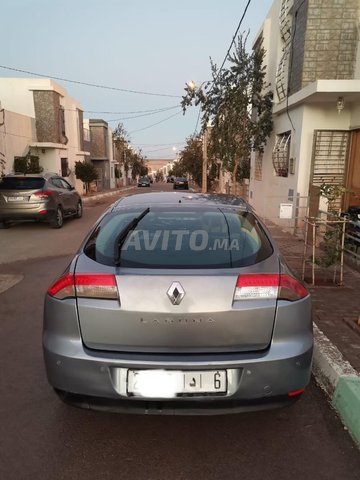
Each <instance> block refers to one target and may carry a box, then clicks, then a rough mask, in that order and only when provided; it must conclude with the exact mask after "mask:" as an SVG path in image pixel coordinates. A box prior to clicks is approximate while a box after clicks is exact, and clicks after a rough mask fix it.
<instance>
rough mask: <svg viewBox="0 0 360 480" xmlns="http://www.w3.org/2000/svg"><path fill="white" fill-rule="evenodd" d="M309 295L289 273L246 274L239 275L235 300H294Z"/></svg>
mask: <svg viewBox="0 0 360 480" xmlns="http://www.w3.org/2000/svg"><path fill="white" fill-rule="evenodd" d="M307 295H309V292H308V291H307V289H306V288H305V287H304V285H303V284H302V283H300V282H299V281H298V280H296V278H294V277H291V276H290V275H287V274H280V275H278V274H246V275H239V277H238V279H237V282H236V288H235V294H234V301H236V300H261V299H278V300H288V301H290V302H293V301H295V300H300V299H301V298H305V297H306V296H307Z"/></svg>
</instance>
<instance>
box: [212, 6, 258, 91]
mask: <svg viewBox="0 0 360 480" xmlns="http://www.w3.org/2000/svg"><path fill="white" fill-rule="evenodd" d="M250 3H251V0H248V2H247V4H246V7H245V9H244V11H243V14H242V16H241V18H240V22H239V24H238V26H237V29H236V31H235V33H234V35H233V38H232V40H231V43H230V47H229V48H228V51H227V52H226V55H225V58H224V61H223V63H222V64H221V67H220V69H219V71H218V73H217V75H216V78H215V80H214V81H213V86H214V85H215V83H216V82H217V80H218V78H219V75H220V73H221V71H222V69H223V68H224V65H225V62H226V60H227V59H228V57H229V53H230V51H231V49H232V47H233V45H234V43H235V40H236V37H237V34H238V33H239V30H240V27H241V24H242V22H243V20H244V18H245V15H246V12H247V10H248V8H249V5H250Z"/></svg>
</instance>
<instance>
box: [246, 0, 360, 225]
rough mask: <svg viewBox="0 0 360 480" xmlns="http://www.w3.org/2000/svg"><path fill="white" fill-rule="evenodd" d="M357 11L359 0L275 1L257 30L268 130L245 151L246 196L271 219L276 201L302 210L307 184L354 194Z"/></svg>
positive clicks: (359, 187)
mask: <svg viewBox="0 0 360 480" xmlns="http://www.w3.org/2000/svg"><path fill="white" fill-rule="evenodd" d="M359 18H360V0H304V1H303V0H275V1H274V3H273V5H272V7H271V9H270V11H269V13H268V15H267V17H266V18H265V20H264V23H263V25H262V28H261V30H260V32H259V33H258V36H257V38H256V41H255V43H254V46H253V47H254V48H257V46H258V45H259V44H260V43H261V42H262V44H263V46H264V48H265V50H266V57H265V65H266V66H267V67H266V80H267V82H268V83H270V84H271V87H272V89H273V91H274V104H273V114H274V130H273V134H272V136H271V138H270V139H269V141H268V143H267V146H266V148H265V151H264V154H263V155H259V154H256V155H255V154H253V155H252V161H251V179H250V202H251V203H252V205H253V206H254V207H255V208H256V210H257V211H258V212H259V213H260V214H262V215H265V216H266V217H267V218H271V219H272V220H273V221H275V222H277V223H281V221H280V218H279V217H280V207H281V205H283V204H287V205H290V206H291V205H292V209H290V210H291V211H292V216H293V217H294V216H295V215H296V214H297V213H298V214H299V215H300V214H301V211H302V212H305V206H306V204H307V202H308V197H309V193H310V192H311V191H312V190H313V188H312V187H313V186H320V185H321V184H323V183H327V184H337V185H347V186H349V187H351V188H353V189H354V190H355V191H357V192H358V194H360V151H359V148H360V49H359ZM349 201H350V202H352V203H357V204H360V197H358V198H356V197H352V199H350V200H349V199H347V202H349ZM346 206H347V205H343V207H346ZM299 207H300V208H299ZM290 210H288V212H289V211H290Z"/></svg>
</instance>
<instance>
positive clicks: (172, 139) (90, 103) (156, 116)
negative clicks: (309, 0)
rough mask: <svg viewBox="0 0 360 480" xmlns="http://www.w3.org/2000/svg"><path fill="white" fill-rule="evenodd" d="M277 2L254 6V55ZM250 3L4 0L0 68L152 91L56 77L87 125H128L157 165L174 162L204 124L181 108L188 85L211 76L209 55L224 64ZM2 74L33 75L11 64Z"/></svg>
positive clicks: (250, 25) (249, 24) (249, 18)
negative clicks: (256, 40) (97, 121)
mask: <svg viewBox="0 0 360 480" xmlns="http://www.w3.org/2000/svg"><path fill="white" fill-rule="evenodd" d="M272 1H273V0H252V1H251V3H250V5H249V7H248V10H247V13H246V16H245V18H244V20H243V22H242V25H241V28H240V32H247V31H249V39H248V47H249V48H250V47H251V43H252V41H253V39H254V37H255V36H256V34H257V33H258V31H259V29H260V27H261V24H262V22H263V21H264V19H265V16H266V14H267V12H268V10H269V8H270V6H271V4H272ZM247 2H248V0H223V1H219V0H198V1H195V0H192V1H190V0H181V1H180V0H148V1H147V0H126V1H123V0H103V1H100V0H61V1H59V0H2V2H1V4H2V5H1V6H2V8H1V16H0V25H1V38H2V46H1V53H0V65H2V66H3V67H8V68H14V69H19V70H25V71H28V72H33V73H37V74H42V75H44V76H45V77H48V78H50V77H61V78H63V79H68V80H75V81H78V82H85V83H91V84H96V85H100V86H109V87H115V88H116V89H125V90H135V91H139V92H144V93H142V94H138V93H130V92H122V91H118V90H110V89H104V88H96V87H90V86H85V85H77V84H74V83H70V82H66V81H61V80H56V81H57V83H59V84H60V85H61V86H62V87H64V88H65V89H66V91H67V92H68V94H69V95H70V96H72V97H73V98H75V99H76V100H78V101H79V102H80V103H81V105H82V107H83V109H84V118H102V119H104V120H106V121H107V122H109V125H110V127H111V128H114V127H116V126H117V124H118V123H119V122H122V123H123V125H124V127H125V129H126V131H127V132H128V134H129V137H130V140H131V144H132V145H133V146H134V148H136V149H141V151H142V153H143V154H144V155H146V157H147V158H148V159H151V158H158V159H159V158H166V159H171V158H174V156H175V155H176V152H179V151H180V150H181V148H182V147H183V146H184V142H185V139H186V137H188V136H189V135H191V134H193V133H194V131H195V128H196V124H197V118H198V113H199V110H198V107H192V108H190V109H189V110H187V112H186V114H185V115H183V113H182V110H181V108H180V101H181V96H182V95H183V93H184V87H185V85H186V82H189V81H190V80H193V81H195V82H196V83H197V85H200V84H201V83H202V82H203V81H206V80H209V79H210V78H211V76H210V60H209V58H210V57H211V58H212V59H213V61H214V62H215V63H216V64H218V65H221V64H222V62H223V60H224V58H225V55H226V52H227V50H228V48H229V46H230V43H231V41H232V38H233V35H234V33H235V31H236V29H237V27H238V24H239V21H240V19H241V17H242V14H243V12H244V9H245V7H246V4H247ZM225 66H226V64H225ZM0 76H1V77H33V75H30V74H25V73H20V72H16V71H11V70H8V69H5V68H2V67H0ZM145 93H152V94H157V95H147V94H145ZM0 100H1V92H0ZM167 109H168V110H167ZM149 110H163V111H161V112H157V113H153V112H149ZM105 112H108V113H105ZM133 112H135V113H133ZM131 117H132V118H131ZM134 117H136V118H134ZM169 117H171V118H169ZM156 123H157V125H154V124H156ZM175 149H176V150H175Z"/></svg>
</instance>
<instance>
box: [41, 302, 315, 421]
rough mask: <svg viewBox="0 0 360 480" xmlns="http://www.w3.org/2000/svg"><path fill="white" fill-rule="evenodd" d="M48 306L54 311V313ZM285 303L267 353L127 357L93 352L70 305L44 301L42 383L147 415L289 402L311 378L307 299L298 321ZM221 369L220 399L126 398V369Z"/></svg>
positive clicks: (78, 399) (77, 399) (74, 397)
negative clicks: (223, 372) (223, 376)
mask: <svg viewBox="0 0 360 480" xmlns="http://www.w3.org/2000/svg"><path fill="white" fill-rule="evenodd" d="M54 304H60V305H61V308H60V305H55V306H56V307H57V308H54ZM291 312H292V310H291V306H290V305H289V302H283V303H282V304H279V307H278V314H277V318H276V321H275V325H274V331H273V336H272V341H271V343H270V345H269V347H268V348H267V349H266V350H262V351H257V352H242V353H239V352H232V353H230V352H228V353H202V354H196V353H194V354H191V353H188V354H184V353H182V354H173V353H168V354H166V353H132V352H127V353H125V352H111V351H103V350H93V349H89V348H87V347H85V346H84V344H83V342H82V338H81V333H80V328H79V323H78V318H77V308H76V300H75V299H69V300H67V301H66V302H63V301H61V300H56V299H54V298H52V297H49V296H47V297H46V301H45V312H44V329H43V351H44V360H45V366H46V371H47V376H48V380H49V383H50V384H51V385H52V386H53V387H54V388H55V389H57V390H60V391H63V392H68V393H70V394H71V396H70V397H69V396H67V397H66V398H67V399H68V400H70V401H71V402H72V403H75V404H79V405H81V404H82V405H83V406H87V407H88V408H89V406H90V405H91V407H92V408H96V407H99V408H108V409H110V410H117V411H134V412H148V413H150V411H151V412H152V413H167V412H169V413H173V412H174V410H176V411H177V412H178V413H188V414H191V413H193V414H198V413H201V412H203V413H208V414H210V413H226V412H237V411H251V410H257V409H263V408H269V407H272V406H273V407H274V406H280V405H284V404H287V403H291V401H292V400H293V398H289V397H288V394H289V393H290V392H296V391H298V390H301V389H303V388H305V387H306V385H307V384H308V383H309V381H310V376H311V364H312V351H313V334H312V321H311V305H310V301H309V298H308V297H307V298H305V299H304V300H303V301H302V302H301V313H302V315H301V318H302V320H301V322H300V323H299V322H296V321H295V319H294V318H293V317H292V316H291ZM128 369H135V370H142V369H151V370H156V369H161V370H177V371H178V370H184V371H197V370H198V371H199V370H200V371H203V370H226V371H227V373H228V375H227V376H228V383H227V388H226V393H225V394H222V395H207V396H200V395H198V396H193V395H192V396H187V397H181V398H179V397H177V398H174V399H167V400H164V399H155V400H153V399H144V398H138V397H131V396H129V395H128V394H127V370H128Z"/></svg>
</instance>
